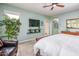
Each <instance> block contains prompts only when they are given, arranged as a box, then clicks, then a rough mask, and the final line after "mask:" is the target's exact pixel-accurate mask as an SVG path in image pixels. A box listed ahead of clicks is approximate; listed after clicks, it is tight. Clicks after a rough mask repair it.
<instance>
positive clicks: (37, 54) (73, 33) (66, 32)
mask: <svg viewBox="0 0 79 59" xmlns="http://www.w3.org/2000/svg"><path fill="white" fill-rule="evenodd" d="M61 33H63V34H69V35H75V36H79V32H69V31H62V32H61ZM45 37H47V36H45ZM41 38H44V37H40V38H36V42H37V41H39V40H40V39H41ZM36 56H41V54H40V49H39V50H38V52H37V53H36Z"/></svg>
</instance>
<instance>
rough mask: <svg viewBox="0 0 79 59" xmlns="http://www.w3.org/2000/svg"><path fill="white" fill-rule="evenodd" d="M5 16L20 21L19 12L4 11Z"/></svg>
mask: <svg viewBox="0 0 79 59" xmlns="http://www.w3.org/2000/svg"><path fill="white" fill-rule="evenodd" d="M4 13H5V15H7V16H8V17H10V18H11V19H12V18H15V19H19V13H17V12H13V11H8V10H4Z"/></svg>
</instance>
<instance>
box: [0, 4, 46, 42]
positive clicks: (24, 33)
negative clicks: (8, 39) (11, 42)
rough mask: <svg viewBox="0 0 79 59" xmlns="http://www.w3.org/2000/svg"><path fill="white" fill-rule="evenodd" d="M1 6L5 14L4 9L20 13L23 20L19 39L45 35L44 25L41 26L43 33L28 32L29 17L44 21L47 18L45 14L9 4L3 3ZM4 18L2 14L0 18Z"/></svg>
mask: <svg viewBox="0 0 79 59" xmlns="http://www.w3.org/2000/svg"><path fill="white" fill-rule="evenodd" d="M0 8H1V9H0V11H1V12H2V14H4V10H8V11H13V12H18V13H20V21H21V23H22V25H21V29H20V33H19V36H18V40H19V41H23V40H27V39H28V38H32V37H38V36H43V33H44V26H40V27H41V33H36V34H27V30H28V28H29V18H33V19H37V20H40V21H43V22H44V20H45V19H46V17H45V16H43V15H40V14H37V13H34V12H30V11H26V10H23V9H20V8H18V7H14V6H10V5H8V4H1V5H0ZM2 19H3V18H2V15H0V20H2Z"/></svg>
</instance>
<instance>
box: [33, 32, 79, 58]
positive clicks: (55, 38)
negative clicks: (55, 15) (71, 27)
mask: <svg viewBox="0 0 79 59" xmlns="http://www.w3.org/2000/svg"><path fill="white" fill-rule="evenodd" d="M34 55H37V56H79V32H62V33H61V34H56V35H51V36H47V37H43V38H40V40H39V41H37V42H36V44H35V45H34Z"/></svg>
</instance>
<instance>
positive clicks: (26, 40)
mask: <svg viewBox="0 0 79 59" xmlns="http://www.w3.org/2000/svg"><path fill="white" fill-rule="evenodd" d="M35 39H36V38H30V39H25V40H22V41H19V43H24V42H28V41H32V40H35Z"/></svg>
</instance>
